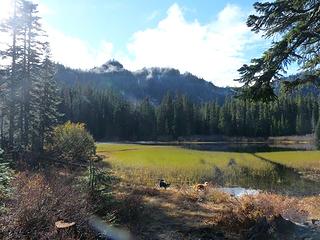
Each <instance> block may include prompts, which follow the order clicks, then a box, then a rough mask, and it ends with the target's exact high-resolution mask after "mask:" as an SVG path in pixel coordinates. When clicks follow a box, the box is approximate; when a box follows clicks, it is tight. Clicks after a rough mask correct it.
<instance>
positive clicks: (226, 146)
mask: <svg viewBox="0 0 320 240" xmlns="http://www.w3.org/2000/svg"><path fill="white" fill-rule="evenodd" d="M177 145H179V146H181V147H183V148H189V149H194V150H202V151H223V152H245V153H255V152H281V151H306V150H315V149H316V148H317V147H316V146H315V145H313V144H310V143H303V144H301V143H297V144H270V143H223V142H216V143H179V144H177Z"/></svg>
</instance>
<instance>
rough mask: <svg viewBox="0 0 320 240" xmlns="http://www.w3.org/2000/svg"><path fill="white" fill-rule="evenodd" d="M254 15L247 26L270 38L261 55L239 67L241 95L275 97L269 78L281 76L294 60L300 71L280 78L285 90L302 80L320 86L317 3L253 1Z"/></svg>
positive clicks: (306, 0) (319, 5) (311, 0)
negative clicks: (293, 78)
mask: <svg viewBox="0 0 320 240" xmlns="http://www.w3.org/2000/svg"><path fill="white" fill-rule="evenodd" d="M254 8H255V10H256V15H250V16H249V18H248V20H247V25H248V26H249V27H250V28H251V30H252V31H254V32H256V33H260V32H262V33H263V34H264V35H263V36H264V37H266V38H273V39H279V40H274V41H273V43H272V45H271V47H270V48H269V49H268V50H266V51H265V52H264V53H263V55H262V57H260V58H256V59H252V60H251V64H250V65H247V64H245V65H243V66H242V67H241V68H240V69H239V72H240V75H241V77H240V79H238V81H239V82H240V83H243V84H244V85H243V87H242V92H241V96H244V97H248V98H251V99H254V100H264V101H267V100H272V99H275V98H276V95H275V93H274V89H273V85H272V81H273V80H276V79H278V80H279V79H281V78H282V74H283V73H285V72H286V69H287V67H288V65H290V64H292V63H297V64H298V65H299V66H300V68H301V70H302V71H303V74H302V75H300V77H298V78H296V79H295V80H294V81H284V85H285V88H286V90H290V89H293V88H295V87H297V86H299V85H301V84H304V83H312V84H315V85H317V86H319V85H320V80H319V78H320V69H319V66H320V57H319V56H320V50H319V49H320V28H319V24H320V10H319V9H320V2H319V1H315V0H294V1H292V0H275V1H273V2H257V3H255V4H254Z"/></svg>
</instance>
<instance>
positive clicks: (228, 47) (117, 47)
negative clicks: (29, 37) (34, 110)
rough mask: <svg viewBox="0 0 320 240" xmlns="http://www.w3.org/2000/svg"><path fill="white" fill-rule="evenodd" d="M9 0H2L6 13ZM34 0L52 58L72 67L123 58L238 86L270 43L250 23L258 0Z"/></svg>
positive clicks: (136, 65) (130, 64)
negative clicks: (240, 71) (238, 80)
mask: <svg viewBox="0 0 320 240" xmlns="http://www.w3.org/2000/svg"><path fill="white" fill-rule="evenodd" d="M10 1H12V0H0V21H1V20H3V19H5V18H6V17H7V15H8V13H9V10H8V9H9V6H10ZM33 1H34V2H36V3H38V4H39V12H40V15H41V17H42V21H43V26H44V28H45V30H47V32H48V35H49V41H50V44H51V49H52V55H53V59H54V60H55V61H56V62H59V63H62V64H64V65H66V66H69V67H72V68H81V69H91V68H93V67H94V66H99V65H101V64H103V63H104V62H106V61H108V60H109V59H116V60H118V61H120V62H121V63H122V64H123V65H124V67H125V68H126V69H128V70H132V71H135V70H139V69H141V68H143V67H172V68H176V69H178V70H180V71H181V72H182V73H184V72H191V73H192V74H195V75H197V76H198V77H201V78H204V79H205V80H208V81H211V82H212V83H214V84H215V85H217V86H235V85H236V84H237V83H236V82H235V81H234V79H236V78H237V77H238V72H237V69H239V68H240V67H241V66H242V65H243V64H244V63H248V62H249V61H250V59H251V58H252V57H259V56H260V54H261V53H262V52H263V51H264V50H265V49H266V48H267V47H268V46H269V43H268V41H266V40H264V39H263V38H261V36H260V35H257V34H254V33H252V32H251V31H250V29H249V28H248V27H247V26H246V23H245V22H246V19H247V17H248V15H249V14H251V13H253V7H252V4H253V3H254V2H255V0H253V1H252V0H229V1H225V0H201V1H194V0H176V1H171V0H161V1H159V0H77V1H74V0H33Z"/></svg>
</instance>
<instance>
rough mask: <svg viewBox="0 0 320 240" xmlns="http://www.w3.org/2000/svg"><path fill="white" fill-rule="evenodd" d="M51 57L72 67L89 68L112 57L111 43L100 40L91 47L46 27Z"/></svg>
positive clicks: (78, 39)
mask: <svg viewBox="0 0 320 240" xmlns="http://www.w3.org/2000/svg"><path fill="white" fill-rule="evenodd" d="M48 36H49V42H50V45H51V49H52V56H53V59H54V60H55V61H57V62H59V63H63V64H64V65H66V66H69V67H72V68H82V69H90V68H93V67H94V66H99V65H101V64H102V63H104V62H105V61H106V60H107V59H109V58H112V48H113V46H112V43H109V42H106V41H102V42H101V43H100V45H99V46H96V48H93V47H91V46H90V44H88V43H87V42H85V41H83V40H81V39H80V38H77V37H72V36H68V35H65V34H64V33H62V32H60V31H57V30H55V29H52V28H48Z"/></svg>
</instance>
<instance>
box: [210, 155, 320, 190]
mask: <svg viewBox="0 0 320 240" xmlns="http://www.w3.org/2000/svg"><path fill="white" fill-rule="evenodd" d="M230 162H232V164H230ZM272 165H273V166H272V168H270V169H268V170H261V169H259V170H255V169H252V168H249V167H243V166H239V165H237V164H236V162H233V161H231V160H230V161H229V164H228V167H227V168H224V169H220V168H218V167H216V166H214V167H213V170H212V177H211V179H210V180H211V181H212V182H214V183H215V184H217V185H220V186H241V187H246V188H254V189H261V190H265V191H272V192H273V191H274V192H277V193H282V194H288V195H313V194H319V193H320V183H319V182H315V181H311V180H307V179H304V178H302V177H301V175H300V174H298V173H297V172H295V171H294V169H292V168H288V167H286V166H283V165H281V164H275V163H272Z"/></svg>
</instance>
